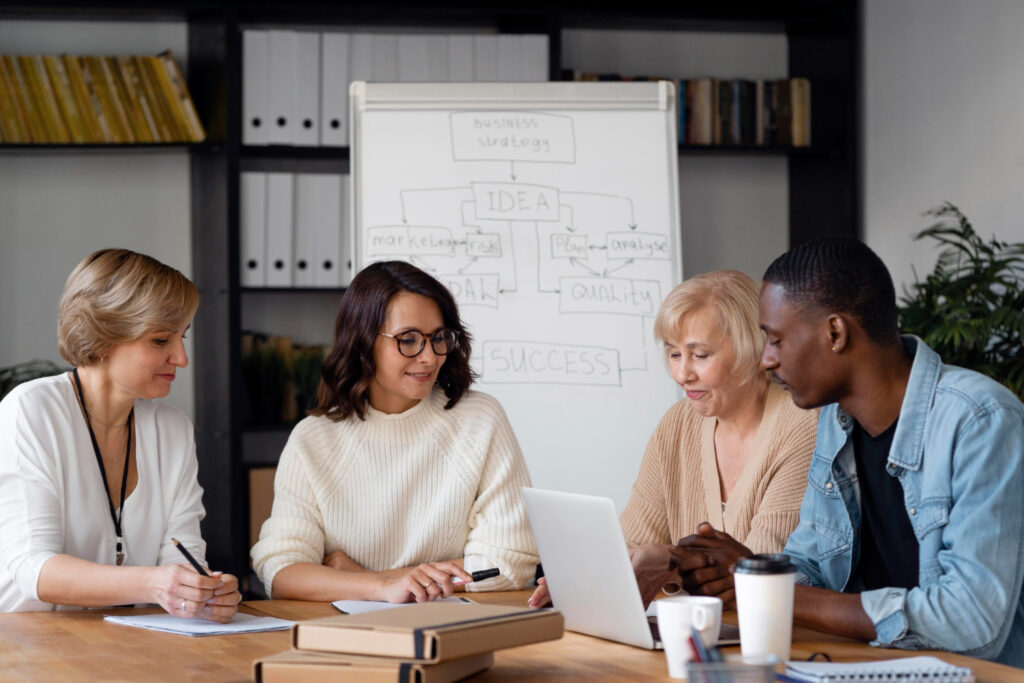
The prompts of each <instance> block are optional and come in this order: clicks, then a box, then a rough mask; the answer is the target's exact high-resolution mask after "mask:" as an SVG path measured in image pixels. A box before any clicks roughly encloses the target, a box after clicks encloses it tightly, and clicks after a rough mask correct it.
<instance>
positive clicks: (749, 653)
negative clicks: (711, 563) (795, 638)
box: [733, 554, 796, 662]
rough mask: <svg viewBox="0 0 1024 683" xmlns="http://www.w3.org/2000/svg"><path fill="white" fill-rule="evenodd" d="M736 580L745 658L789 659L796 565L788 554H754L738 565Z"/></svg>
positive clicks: (741, 644)
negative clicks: (769, 656) (764, 656)
mask: <svg viewBox="0 0 1024 683" xmlns="http://www.w3.org/2000/svg"><path fill="white" fill-rule="evenodd" d="M733 579H734V581H735V586H736V611H737V612H738V613H739V620H740V648H741V649H742V651H743V657H744V658H747V657H758V656H763V655H775V656H776V657H778V658H779V661H782V662H784V661H786V660H787V659H789V646H790V641H791V640H792V635H793V586H794V583H795V579H796V566H795V565H794V564H793V563H792V562H790V560H789V556H788V555H782V554H768V555H751V556H750V557H744V558H743V559H741V560H740V561H739V562H737V563H736V567H735V570H734V573H733Z"/></svg>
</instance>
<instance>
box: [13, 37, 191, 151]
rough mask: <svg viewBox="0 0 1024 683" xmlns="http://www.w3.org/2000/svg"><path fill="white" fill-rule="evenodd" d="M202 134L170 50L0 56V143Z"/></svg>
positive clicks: (187, 138)
mask: <svg viewBox="0 0 1024 683" xmlns="http://www.w3.org/2000/svg"><path fill="white" fill-rule="evenodd" d="M205 137H206V132H205V131H204V130H203V124H202V123H201V122H200V120H199V116H198V114H197V113H196V109H195V105H194V104H193V103H192V97H191V95H190V94H189V92H188V87H187V85H186V84H185V77H184V75H183V74H182V71H181V68H180V67H179V66H178V63H177V62H176V61H175V59H174V55H173V54H172V53H171V51H170V50H167V51H165V52H162V53H160V54H159V55H156V56H147V55H142V56H121V57H100V56H83V57H79V56H75V55H60V56H56V55H3V56H2V57H0V141H2V142H4V143H8V144H67V143H76V144H81V143H101V144H102V143H162V142H201V141H202V140H203V139H205Z"/></svg>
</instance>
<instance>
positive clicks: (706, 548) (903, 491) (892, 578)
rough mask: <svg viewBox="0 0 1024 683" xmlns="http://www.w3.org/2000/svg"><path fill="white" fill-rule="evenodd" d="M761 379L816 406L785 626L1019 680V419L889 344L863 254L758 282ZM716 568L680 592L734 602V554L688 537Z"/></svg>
mask: <svg viewBox="0 0 1024 683" xmlns="http://www.w3.org/2000/svg"><path fill="white" fill-rule="evenodd" d="M760 313H761V327H762V328H763V329H764V331H765V333H766V335H767V338H766V344H765V349H764V353H763V356H762V365H763V366H764V367H765V368H767V369H768V370H770V371H771V372H772V375H773V376H774V378H775V380H776V381H778V382H780V383H781V384H782V385H783V386H784V387H785V388H786V389H788V390H789V391H790V393H791V395H792V397H793V401H794V402H795V403H796V404H797V405H798V406H800V407H803V408H810V407H814V406H824V408H823V409H822V411H821V416H820V419H819V422H818V440H817V445H816V448H815V451H814V456H813V459H812V461H811V466H810V470H809V472H808V476H807V481H808V486H807V490H806V493H805V495H804V500H803V504H802V506H801V508H800V523H799V525H798V526H797V529H796V530H795V531H794V532H793V534H792V535H791V536H790V538H789V542H788V543H787V544H786V549H785V552H786V553H787V554H788V555H789V556H790V557H791V558H792V559H793V561H794V562H795V563H796V565H797V568H798V574H797V584H798V585H797V587H796V594H795V603H794V620H795V621H796V622H797V623H799V624H802V625H804V626H808V627H810V628H813V629H815V630H818V631H824V632H830V633H835V634H837V635H842V636H847V637H851V638H857V639H860V640H867V641H871V644H872V645H879V646H883V647H896V648H905V649H939V650H950V651H954V652H958V653H962V654H966V655H970V656H974V657H980V658H983V659H989V660H995V661H998V662H1002V663H1004V664H1011V665H1014V666H1019V667H1024V603H1022V601H1021V585H1022V582H1024V467H1022V460H1024V406H1022V405H1021V403H1020V401H1019V400H1017V398H1016V397H1015V396H1014V395H1013V394H1012V393H1011V392H1009V391H1008V390H1007V389H1006V388H1005V387H1003V386H1001V385H1000V384H998V383H996V382H994V381H992V380H991V379H989V378H987V377H985V376H983V375H980V374H978V373H976V372H972V371H970V370H965V369H963V368H958V367H954V366H950V365H943V364H942V361H941V359H940V358H939V356H938V355H937V354H936V353H935V352H934V351H932V350H931V349H929V348H928V347H927V346H926V345H925V344H924V342H922V341H921V340H920V339H918V338H917V337H912V336H904V337H900V335H899V332H898V327H897V318H896V302H895V291H894V289H893V285H892V278H891V277H890V275H889V273H888V270H887V269H886V268H885V265H884V264H883V263H882V261H881V260H880V259H879V258H878V256H877V255H876V254H875V253H874V252H872V251H871V250H870V249H869V248H868V247H867V246H865V245H863V244H861V243H860V242H858V241H856V240H852V239H848V238H836V237H833V238H821V239H818V240H815V241H813V242H809V243H807V244H804V245H801V246H799V247H796V248H794V249H792V250H791V251H789V252H787V253H786V254H783V255H782V256H781V257H779V258H778V259H776V261H775V262H774V263H773V264H772V265H771V266H770V267H769V268H768V271H767V272H766V273H765V278H764V284H763V286H762V289H761V298H760ZM694 551H699V552H704V553H706V554H709V555H711V556H712V557H713V558H714V561H715V566H713V567H710V568H708V569H702V570H696V571H694V572H691V573H689V574H688V575H685V576H684V577H683V579H684V585H686V586H687V588H688V589H689V590H690V591H691V592H699V593H705V594H715V595H720V596H722V597H723V599H725V600H726V601H730V600H733V599H734V593H733V592H732V577H731V574H730V573H729V568H730V567H731V565H732V564H734V563H735V561H736V560H737V559H739V558H740V557H743V556H746V555H749V554H750V551H749V550H747V549H746V548H744V547H743V546H742V545H740V544H739V543H738V542H737V541H735V540H734V539H732V538H730V537H729V536H728V535H726V534H724V533H722V532H719V531H715V530H713V529H711V528H710V526H708V525H706V524H705V525H701V529H700V530H699V532H698V534H696V535H695V536H691V537H689V538H686V539H683V540H682V541H680V549H679V551H678V552H679V553H680V555H681V556H682V555H684V554H685V553H687V552H694Z"/></svg>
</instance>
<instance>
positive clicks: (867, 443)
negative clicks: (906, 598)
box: [853, 422, 918, 590]
mask: <svg viewBox="0 0 1024 683" xmlns="http://www.w3.org/2000/svg"><path fill="white" fill-rule="evenodd" d="M895 433H896V422H894V423H892V426H890V427H889V428H888V429H886V430H885V431H884V432H882V433H881V434H879V435H878V436H876V437H871V436H870V435H869V434H868V433H867V432H865V431H864V429H863V428H861V426H860V425H859V424H857V423H856V422H854V423H853V454H854V459H855V460H856V462H857V481H858V484H859V485H860V510H861V525H860V564H859V565H858V566H857V567H856V568H855V574H857V575H859V577H860V580H861V582H862V583H863V585H864V590H873V589H875V588H887V587H890V586H898V587H901V588H907V589H909V588H914V587H916V586H917V580H918V576H917V570H918V543H917V536H915V535H914V529H913V527H912V526H911V525H910V518H909V517H908V516H907V508H906V506H905V505H904V502H903V487H902V486H901V485H900V481H899V479H898V478H896V477H894V476H892V475H891V474H889V472H888V471H887V470H886V465H887V464H888V458H889V449H890V448H891V447H892V437H893V434H895Z"/></svg>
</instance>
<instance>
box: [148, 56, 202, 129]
mask: <svg viewBox="0 0 1024 683" xmlns="http://www.w3.org/2000/svg"><path fill="white" fill-rule="evenodd" d="M143 59H144V61H145V63H146V66H147V67H148V68H149V70H150V73H151V74H152V75H153V82H154V83H155V84H156V87H157V90H158V93H157V94H158V95H159V97H160V98H161V101H162V102H163V105H164V110H165V111H166V112H167V114H168V116H170V120H171V127H172V128H173V129H174V141H175V142H188V141H189V139H190V136H189V133H188V122H187V121H186V120H185V112H183V111H182V110H181V103H180V102H179V101H178V98H177V97H176V96H175V94H174V88H173V87H172V86H171V79H169V78H167V72H166V71H164V66H163V64H162V63H161V62H160V59H159V58H157V57H144V58H143Z"/></svg>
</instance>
